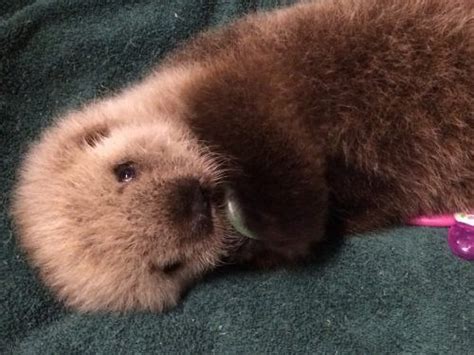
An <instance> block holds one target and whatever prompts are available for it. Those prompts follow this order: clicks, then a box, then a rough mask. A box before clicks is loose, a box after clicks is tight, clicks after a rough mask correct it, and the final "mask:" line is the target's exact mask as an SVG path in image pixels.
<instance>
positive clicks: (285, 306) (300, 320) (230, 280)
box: [0, 0, 474, 354]
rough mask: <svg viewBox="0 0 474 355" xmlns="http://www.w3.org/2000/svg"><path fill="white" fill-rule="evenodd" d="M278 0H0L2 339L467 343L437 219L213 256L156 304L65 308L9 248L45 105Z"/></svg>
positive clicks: (469, 325)
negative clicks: (209, 269)
mask: <svg viewBox="0 0 474 355" xmlns="http://www.w3.org/2000/svg"><path fill="white" fill-rule="evenodd" d="M282 3H283V2H282V1H277V0H267V1H263V0H262V1H257V0H255V1H252V0H240V1H237V0H235V1H230V0H208V1H194V0H187V1H185V0H179V1H175V0H173V1H164V0H161V1H158V0H155V1H154V0H67V1H66V0H37V1H34V0H21V1H20V0H6V1H5V0H3V1H2V2H1V3H0V16H1V18H0V130H1V131H0V140H1V153H0V154H1V169H0V182H1V183H0V189H1V190H0V191H1V208H2V214H1V217H0V218H1V220H0V228H1V230H0V236H1V239H0V241H1V244H0V245H1V250H0V259H1V260H0V282H1V284H0V306H1V309H0V352H2V353H3V352H6V353H28V354H31V353H48V354H52V353H54V354H68V353H72V352H81V353H129V352H130V353H144V352H152V351H153V352H158V353H175V352H178V353H206V354H208V353H250V354H259V353H282V354H285V353H315V352H317V353H328V354H346V353H364V354H367V353H372V354H382V353H429V354H434V353H443V354H468V353H470V354H473V353H474V264H472V263H468V262H463V261H461V260H459V259H457V258H456V257H454V256H452V255H451V253H450V251H449V250H448V247H447V243H446V230H445V229H428V228H399V229H393V230H386V231H380V232H377V233H373V234H371V235H366V236H358V237H354V238H352V239H350V240H348V241H346V242H345V243H344V244H343V245H342V247H340V248H333V249H332V253H331V254H327V255H325V257H324V258H323V262H317V261H315V262H311V263H309V264H308V265H306V266H303V267H300V268H297V269H292V270H279V271H271V272H261V271H260V272H256V271H248V270H247V271H245V270H239V269H237V268H229V269H225V270H220V271H218V272H216V273H214V274H212V275H210V276H209V277H207V278H206V279H205V280H204V281H203V282H202V283H200V284H199V285H198V286H197V287H195V288H194V289H192V290H191V291H190V292H189V293H188V294H187V296H186V297H185V299H184V301H183V302H182V303H181V305H180V306H179V307H177V308H176V309H174V310H173V311H170V312H168V313H167V314H127V315H80V314H77V313H74V312H71V311H66V310H64V309H63V308H62V307H61V305H58V304H57V303H55V302H54V300H53V298H52V297H51V295H50V294H49V293H48V292H47V290H45V289H44V288H42V286H41V285H40V284H39V282H38V281H37V279H36V278H35V275H34V272H32V271H31V270H30V269H29V268H28V266H27V264H26V263H25V261H24V259H23V257H22V256H21V253H20V252H19V251H18V249H17V248H16V246H15V238H14V234H13V233H12V231H11V222H10V220H9V218H8V215H7V208H8V204H9V192H10V190H11V187H12V184H13V182H14V177H15V171H16V169H17V167H18V163H19V161H20V156H21V154H22V153H24V151H25V149H26V146H27V143H28V142H29V141H31V140H32V139H34V138H35V137H37V135H38V133H39V132H40V130H41V129H42V128H44V127H45V126H46V125H47V124H48V123H49V122H51V119H52V117H53V116H54V115H56V114H58V113H60V112H62V111H63V110H65V109H67V108H69V107H74V106H77V105H79V104H81V103H83V102H85V101H87V100H89V99H92V98H94V97H100V96H103V95H105V94H107V93H110V92H112V91H114V90H117V89H118V88H120V87H122V86H123V85H125V84H126V83H128V82H130V81H133V80H136V79H137V78H139V77H140V76H142V75H144V73H145V72H146V71H147V70H148V69H149V68H150V67H151V66H152V65H153V63H155V62H157V61H159V60H160V58H162V57H163V55H164V54H165V53H166V52H167V51H168V50H170V49H171V48H173V47H174V46H175V45H176V44H177V43H178V42H179V41H181V40H183V39H185V38H187V37H189V36H190V35H192V34H193V33H195V32H197V31H199V30H202V29H203V28H206V27H208V26H213V25H218V24H221V23H224V22H226V21H228V20H229V19H231V18H233V17H236V16H239V15H241V14H243V13H246V12H248V11H255V10H257V9H261V8H270V7H275V6H277V5H281V4H282Z"/></svg>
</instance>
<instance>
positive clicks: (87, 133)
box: [79, 125, 110, 147]
mask: <svg viewBox="0 0 474 355" xmlns="http://www.w3.org/2000/svg"><path fill="white" fill-rule="evenodd" d="M109 134H110V129H109V127H107V126H105V125H96V126H92V127H87V128H85V130H84V132H83V133H82V134H81V136H80V137H79V144H80V145H81V146H82V147H95V146H96V145H97V144H98V143H100V141H102V140H103V139H104V138H107V137H108V136H109Z"/></svg>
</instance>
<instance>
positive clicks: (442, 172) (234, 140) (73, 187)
mask: <svg viewBox="0 0 474 355" xmlns="http://www.w3.org/2000/svg"><path fill="white" fill-rule="evenodd" d="M473 141H474V5H473V4H472V3H471V2H470V1H468V0H455V1H449V2H445V1H442V0H425V1H421V0H419V1H415V0H411V1H406V2H405V1H404V2H401V1H395V0H383V1H372V0H367V1H362V0H338V1H329V0H328V1H321V2H317V3H312V4H300V5H296V6H293V7H290V8H287V9H281V10H277V11H274V12H270V13H262V14H255V15H251V16H248V17H246V18H244V19H242V20H239V21H237V22H235V23H234V24H231V25H229V26H226V27H224V28H222V29H218V30H214V31H210V32H207V33H204V34H202V35H200V36H198V37H197V38H195V39H194V40H193V41H191V42H189V43H187V44H185V45H184V46H183V47H182V48H180V49H178V50H177V51H175V52H174V53H173V54H171V55H170V56H169V57H168V58H167V59H165V61H164V62H163V63H162V64H161V65H160V66H159V67H158V68H157V69H156V70H155V71H154V72H153V73H151V74H150V75H149V76H148V77H147V78H146V79H145V80H144V81H143V82H141V83H139V84H137V85H135V86H132V87H130V88H128V89H126V90H124V91H123V92H122V93H120V94H118V95H116V96H114V97H110V98H106V99H104V100H102V101H99V102H97V103H92V104H89V105H87V106H85V107H84V108H82V109H81V110H78V111H76V112H72V113H69V114H68V115H66V116H65V117H64V118H62V119H61V120H59V121H58V123H57V124H56V125H55V126H54V127H52V128H51V129H49V130H48V131H47V132H46V133H45V134H44V135H43V137H42V138H41V140H40V141H39V143H37V144H36V145H35V146H34V147H33V148H32V150H31V151H30V154H29V155H28V156H27V158H26V160H25V162H24V165H23V169H22V171H21V174H20V179H19V183H18V188H17V193H16V199H15V205H14V210H13V212H14V217H15V218H16V222H17V225H18V226H19V232H20V241H21V244H22V245H23V247H24V248H25V250H26V252H27V254H28V255H29V257H30V259H31V261H32V263H33V264H34V265H35V266H36V267H38V269H39V271H40V274H41V276H42V278H43V279H44V280H45V282H46V283H47V284H48V285H49V286H51V287H52V288H53V289H54V290H55V291H56V293H57V294H58V296H59V297H60V298H61V299H63V300H64V301H65V302H66V303H67V304H69V305H71V306H73V307H76V308H79V309H82V310H98V309H109V310H127V309H151V310H158V311H159V310H162V309H165V308H167V307H170V306H172V305H174V304H175V303H176V302H177V300H178V299H179V296H180V294H181V293H182V291H183V289H185V288H186V287H188V286H189V285H190V284H191V283H192V282H193V281H195V280H196V279H198V278H199V277H200V276H201V275H202V274H203V273H205V272H206V271H208V270H210V269H212V268H214V267H215V266H216V265H218V264H219V263H220V262H221V261H223V260H226V261H228V260H232V261H236V262H250V263H253V264H256V265H275V264H276V265H279V264H282V263H285V262H294V261H298V260H301V259H302V258H304V257H305V256H307V255H308V254H309V253H310V251H311V249H312V247H313V246H315V245H316V246H317V244H318V242H319V241H321V240H322V239H323V238H324V237H325V236H328V235H327V233H326V227H327V221H328V218H329V217H330V216H336V217H337V219H338V220H339V221H340V223H341V226H342V228H343V230H344V231H345V232H346V233H353V232H362V231H367V230H373V229H376V228H381V227H387V226H391V225H395V224H399V223H402V222H403V221H405V220H406V219H407V218H409V217H411V216H414V215H418V214H431V213H445V212H454V211H461V210H466V209H468V208H470V207H472V206H473V205H474V192H473V191H474V163H473V161H474V160H473V158H474V157H473V155H474V149H473V148H472V143H473ZM45 169H48V171H50V172H52V173H53V174H54V178H52V179H51V178H49V179H47V178H45V177H43V176H44V174H43V173H44V170H45ZM229 191H231V192H232V195H233V196H235V198H236V201H238V204H239V208H240V210H241V212H242V216H243V219H244V222H245V224H246V226H247V227H248V229H249V230H251V231H252V232H253V233H254V234H255V235H257V236H258V238H259V239H258V240H249V239H247V238H245V237H244V236H242V235H240V234H239V233H238V232H237V231H236V230H235V229H234V228H233V227H232V224H231V223H230V222H229V220H228V218H227V216H226V213H225V208H226V207H225V206H226V204H227V198H226V196H228V193H229ZM45 195H47V196H48V198H47V199H45V198H44V196H45ZM328 237H330V236H328ZM105 256H107V257H105ZM78 260H80V261H78ZM117 285H119V287H117Z"/></svg>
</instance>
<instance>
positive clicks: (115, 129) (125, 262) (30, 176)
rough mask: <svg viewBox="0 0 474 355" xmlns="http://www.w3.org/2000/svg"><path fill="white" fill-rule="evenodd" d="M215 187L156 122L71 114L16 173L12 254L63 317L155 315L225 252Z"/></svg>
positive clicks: (208, 162) (181, 133) (197, 155)
mask: <svg viewBox="0 0 474 355" xmlns="http://www.w3.org/2000/svg"><path fill="white" fill-rule="evenodd" d="M220 178H221V171H220V170H219V167H218V164H217V163H216V161H215V160H213V158H212V157H211V155H210V154H207V153H206V152H205V151H204V152H203V151H202V148H200V146H199V145H198V143H197V142H196V141H195V140H194V139H193V138H192V137H191V136H190V135H189V134H188V133H187V132H186V131H185V129H183V128H182V127H178V126H177V125H176V124H173V123H172V122H169V121H167V120H166V119H163V120H156V119H149V120H146V119H137V120H134V119H133V118H130V117H127V118H126V119H125V118H124V119H123V120H122V119H120V118H114V117H107V115H106V114H104V113H103V112H97V111H94V110H85V111H82V112H79V113H73V114H71V115H69V116H68V117H67V118H66V119H64V120H62V121H60V122H59V123H58V124H57V125H56V126H54V127H53V128H51V129H49V130H48V131H47V132H46V133H45V134H44V135H43V137H42V139H41V140H40V142H39V143H38V144H36V145H35V146H34V147H33V148H32V149H31V151H30V153H29V154H28V156H27V158H26V160H25V162H24V164H23V169H22V171H21V174H20V179H19V183H18V186H17V191H16V195H15V199H14V208H13V215H14V217H15V220H16V224H17V225H18V227H19V232H20V244H21V245H22V247H23V248H24V249H25V251H26V253H27V255H28V257H29V258H30V260H31V262H32V264H33V265H35V266H36V267H37V268H38V270H39V273H40V275H41V278H42V279H43V280H44V281H45V283H46V284H47V285H48V286H50V287H51V288H52V289H53V291H54V292H55V293H56V294H57V295H58V297H59V298H60V299H61V300H63V301H64V302H65V303H66V304H67V305H69V306H71V307H73V308H76V309H79V310H83V311H94V310H119V311H122V310H128V309H145V310H154V311H161V310H164V309H166V308H169V307H170V306H173V305H175V304H176V303H177V301H178V300H179V297H180V295H181V294H182V292H183V290H185V289H186V288H187V286H189V284H190V283H192V282H193V281H194V280H196V279H197V278H199V277H200V276H201V275H202V274H203V273H205V272H206V271H207V270H209V269H211V268H213V267H214V266H215V265H216V264H217V263H219V261H220V260H222V258H223V257H225V255H226V253H227V251H228V249H229V240H231V239H232V238H230V236H231V234H232V232H230V231H229V230H228V228H229V227H228V223H227V222H226V218H225V213H224V212H223V210H222V206H221V205H222V203H223V195H224V192H223V190H222V188H221V186H220V185H221V184H220ZM230 244H231V243H230Z"/></svg>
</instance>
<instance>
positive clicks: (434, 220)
mask: <svg viewBox="0 0 474 355" xmlns="http://www.w3.org/2000/svg"><path fill="white" fill-rule="evenodd" d="M455 223H456V220H455V219H454V215H453V214H440V215H434V216H418V217H414V218H411V219H409V220H408V224H411V225H413V226H424V227H451V226H452V225H454V224H455Z"/></svg>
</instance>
